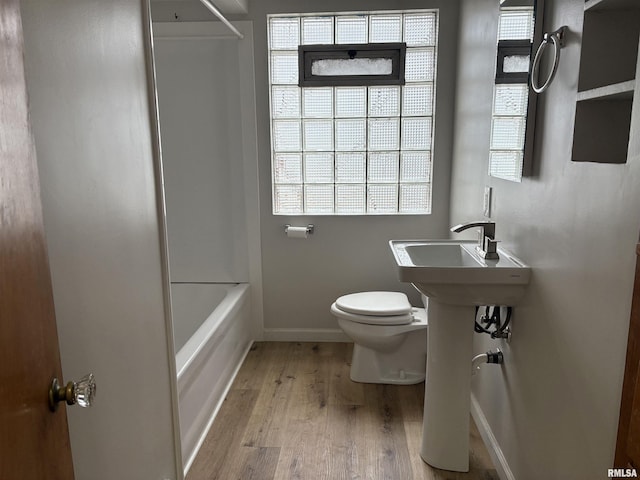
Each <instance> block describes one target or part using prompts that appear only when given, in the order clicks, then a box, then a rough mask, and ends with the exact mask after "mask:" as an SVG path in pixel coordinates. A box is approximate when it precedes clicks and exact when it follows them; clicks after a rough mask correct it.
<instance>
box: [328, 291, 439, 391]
mask: <svg viewBox="0 0 640 480" xmlns="http://www.w3.org/2000/svg"><path fill="white" fill-rule="evenodd" d="M331 313H333V315H334V316H336V317H337V318H338V325H340V328H341V329H342V330H343V331H344V333H345V334H346V335H347V336H349V337H350V338H351V339H352V340H353V343H354V346H353V358H352V360H351V380H353V381H354V382H361V383H383V384H396V385H410V384H414V383H420V382H422V381H423V380H424V378H425V370H426V358H427V312H426V310H425V309H424V308H415V307H412V306H411V304H410V303H409V299H408V298H407V296H406V295H405V294H404V293H400V292H361V293H352V294H349V295H344V296H342V297H340V298H338V299H337V300H336V301H335V302H334V303H333V305H331Z"/></svg>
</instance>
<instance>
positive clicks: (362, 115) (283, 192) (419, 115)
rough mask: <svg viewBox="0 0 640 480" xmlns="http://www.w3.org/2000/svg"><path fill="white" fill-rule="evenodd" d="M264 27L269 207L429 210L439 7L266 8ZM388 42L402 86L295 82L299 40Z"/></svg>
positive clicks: (328, 211)
mask: <svg viewBox="0 0 640 480" xmlns="http://www.w3.org/2000/svg"><path fill="white" fill-rule="evenodd" d="M268 30H269V31H268V40H269V62H268V64H269V81H270V95H271V98H270V106H271V167H272V168H271V170H272V183H273V213H274V214H276V215H303V214H308V215H386V214H428V213H431V171H432V158H433V155H432V150H433V132H434V121H433V116H434V114H435V94H436V92H435V81H436V63H437V39H438V12H437V10H410V11H398V12H393V11H385V12H361V13H348V14H334V15H329V14H318V15H316V14H311V15H293V14H292V15H270V16H269V17H268ZM393 42H404V43H406V47H407V48H406V63H405V81H406V83H405V85H401V86H400V85H371V86H359V85H353V86H351V85H350V86H335V87H326V86H323V87H302V88H301V87H299V86H298V74H299V73H298V69H299V67H298V61H297V59H298V46H299V45H341V44H349V45H352V44H370V45H371V44H376V43H387V44H388V43H393ZM508 127H509V126H508V125H505V127H504V128H508Z"/></svg>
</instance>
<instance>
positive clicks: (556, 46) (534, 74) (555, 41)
mask: <svg viewBox="0 0 640 480" xmlns="http://www.w3.org/2000/svg"><path fill="white" fill-rule="evenodd" d="M567 28H568V27H567V26H566V25H565V26H563V27H560V28H559V29H558V30H556V31H555V32H551V33H545V34H544V36H543V37H542V43H541V44H540V46H539V47H538V51H537V52H536V56H535V58H534V60H533V67H532V68H531V88H533V91H534V92H536V93H542V92H544V91H545V90H546V89H547V88H549V85H551V82H552V81H553V78H554V77H555V76H556V71H557V70H558V63H559V62H560V50H561V49H562V47H564V36H565V31H566V30H567ZM549 44H551V45H553V57H554V58H553V67H552V68H551V72H550V73H549V77H548V78H547V80H546V81H545V82H544V83H543V84H542V85H540V84H538V73H539V70H540V60H541V59H542V54H543V53H544V51H545V49H546V48H547V46H548V45H549Z"/></svg>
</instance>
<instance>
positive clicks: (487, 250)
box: [451, 221, 500, 260]
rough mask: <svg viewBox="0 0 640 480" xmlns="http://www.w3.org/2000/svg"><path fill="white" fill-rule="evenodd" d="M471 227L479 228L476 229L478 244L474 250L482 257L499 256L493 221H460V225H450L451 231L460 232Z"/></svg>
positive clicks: (494, 258)
mask: <svg viewBox="0 0 640 480" xmlns="http://www.w3.org/2000/svg"><path fill="white" fill-rule="evenodd" d="M473 227H480V230H478V245H477V246H476V251H477V252H478V253H479V254H480V256H481V257H482V258H486V259H493V260H496V259H498V258H500V257H498V251H497V245H498V241H497V240H496V224H495V222H488V221H479V222H470V223H461V224H460V225H455V226H453V227H451V231H452V232H455V233H460V232H462V231H464V230H467V229H468V228H473Z"/></svg>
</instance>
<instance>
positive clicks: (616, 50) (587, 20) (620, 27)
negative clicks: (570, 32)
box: [571, 0, 640, 164]
mask: <svg viewBox="0 0 640 480" xmlns="http://www.w3.org/2000/svg"><path fill="white" fill-rule="evenodd" d="M584 8H585V12H584V26H583V31H582V49H581V53H580V75H579V78H578V96H577V102H576V118H575V127H574V133H573V152H572V155H571V158H572V160H573V161H575V162H596V163H614V164H624V163H626V162H627V156H628V155H627V150H628V147H629V129H630V128H631V111H632V108H633V101H634V96H635V90H636V89H637V82H636V71H637V69H638V42H639V41H640V1H639V0H588V1H587V2H585V7H584Z"/></svg>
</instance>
